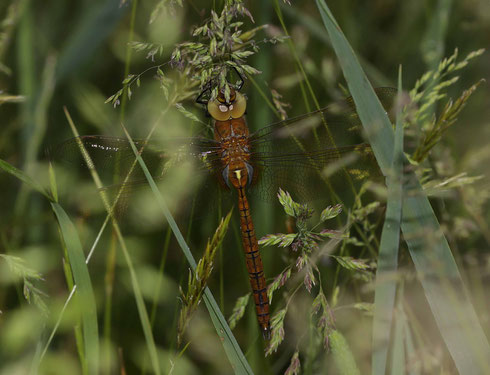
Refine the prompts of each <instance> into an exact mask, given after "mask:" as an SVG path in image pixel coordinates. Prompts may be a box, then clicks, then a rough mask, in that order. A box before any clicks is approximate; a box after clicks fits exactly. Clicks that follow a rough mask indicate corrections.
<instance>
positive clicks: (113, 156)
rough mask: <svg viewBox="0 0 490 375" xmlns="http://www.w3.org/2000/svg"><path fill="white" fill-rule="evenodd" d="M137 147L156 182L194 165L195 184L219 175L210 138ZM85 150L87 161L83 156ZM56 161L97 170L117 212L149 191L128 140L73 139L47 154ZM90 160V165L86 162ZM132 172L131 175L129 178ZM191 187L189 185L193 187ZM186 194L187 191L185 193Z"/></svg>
mask: <svg viewBox="0 0 490 375" xmlns="http://www.w3.org/2000/svg"><path fill="white" fill-rule="evenodd" d="M134 143H135V146H136V148H137V149H138V150H142V152H141V157H142V158H143V160H144V162H145V164H146V166H147V167H148V169H149V171H150V173H151V174H152V176H153V178H154V179H155V180H165V177H168V179H175V178H176V173H175V170H176V169H178V168H181V169H183V168H182V167H183V166H184V165H185V166H188V164H191V165H192V168H193V169H192V170H193V172H192V174H191V178H192V181H199V180H205V179H206V177H207V175H209V174H218V173H219V172H218V171H219V167H220V163H219V154H220V153H219V148H218V147H217V144H216V142H214V141H213V140H209V139H206V138H185V139H183V138H178V139H168V140H163V141H161V140H155V141H151V142H146V141H144V140H135V141H134ZM82 147H83V149H84V150H85V151H86V152H87V156H88V157H87V158H85V157H84V156H83V154H82V151H81V150H82ZM47 152H48V155H49V157H50V159H51V160H52V161H60V162H62V163H64V164H68V165H70V166H81V168H85V167H86V166H87V162H88V166H89V168H94V169H95V170H96V171H97V173H98V174H99V176H100V177H101V179H102V181H103V184H104V187H103V189H102V190H104V191H106V192H107V193H108V195H109V196H110V197H111V199H115V198H116V197H117V199H118V203H117V207H116V209H117V210H118V211H119V212H120V213H121V212H123V211H125V209H126V206H127V202H128V199H129V196H130V195H132V194H133V193H134V192H135V191H137V190H140V189H141V188H146V187H148V181H147V179H146V177H145V176H144V173H143V171H142V169H141V167H140V166H139V164H138V163H135V155H134V152H133V150H132V148H131V145H130V144H129V142H128V140H127V139H125V138H117V137H107V136H101V135H94V136H81V137H76V138H71V139H69V140H67V141H65V142H63V143H61V144H60V145H57V146H55V147H52V148H50V149H48V150H47ZM86 160H87V161H86ZM129 172H131V173H130V174H129ZM190 185H192V184H190V183H188V184H186V187H189V186H190ZM181 190H184V189H181Z"/></svg>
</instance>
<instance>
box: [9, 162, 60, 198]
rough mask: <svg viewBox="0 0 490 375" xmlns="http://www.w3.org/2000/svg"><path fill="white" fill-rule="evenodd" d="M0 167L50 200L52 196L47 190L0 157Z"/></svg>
mask: <svg viewBox="0 0 490 375" xmlns="http://www.w3.org/2000/svg"><path fill="white" fill-rule="evenodd" d="M0 168H1V169H3V170H4V171H5V172H7V173H10V174H11V175H12V176H15V177H17V178H18V179H19V180H21V181H22V182H23V183H25V184H26V185H28V186H29V187H31V188H32V189H34V190H36V191H37V192H39V193H41V194H42V195H44V196H45V197H46V198H48V199H49V200H52V197H51V196H50V195H49V194H48V192H47V191H46V190H45V189H44V188H43V187H42V186H41V185H40V184H39V183H38V182H37V181H35V180H33V179H32V178H31V177H29V176H28V175H27V174H25V173H24V172H23V171H21V170H20V169H17V168H15V167H14V166H13V165H12V164H9V163H7V162H6V161H5V160H2V159H0Z"/></svg>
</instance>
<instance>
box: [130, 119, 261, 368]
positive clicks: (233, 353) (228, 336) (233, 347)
mask: <svg viewBox="0 0 490 375" xmlns="http://www.w3.org/2000/svg"><path fill="white" fill-rule="evenodd" d="M123 129H124V132H125V134H126V137H127V138H128V140H129V142H130V143H131V147H132V149H133V151H134V154H135V156H136V158H137V160H138V163H139V165H140V166H141V168H142V170H143V172H144V174H145V177H146V179H147V180H148V183H149V185H150V187H151V190H152V191H153V193H154V194H155V198H156V200H157V203H158V205H159V206H160V209H161V210H162V212H163V214H164V216H165V219H166V220H167V222H168V224H169V226H170V228H172V231H173V233H174V235H175V238H176V239H177V242H178V243H179V245H180V248H181V249H182V252H183V253H184V256H185V257H186V259H187V261H188V262H189V264H190V266H191V267H192V269H193V270H195V269H196V261H195V260H194V257H193V256H192V253H191V251H190V248H189V246H188V245H187V243H186V242H185V240H184V237H183V236H182V233H181V232H180V230H179V228H178V227H177V223H176V222H175V220H174V218H173V217H172V214H171V213H170V211H169V209H168V207H167V205H166V203H165V201H164V199H163V197H162V195H161V194H160V191H159V190H158V187H157V185H156V184H155V181H154V180H153V177H152V176H151V174H150V172H149V171H148V168H147V167H146V165H145V162H144V161H143V159H142V158H141V156H140V155H139V153H138V150H137V148H136V146H135V145H134V143H133V140H132V139H131V136H130V135H129V133H128V132H127V131H126V129H125V128H123ZM203 299H204V303H205V304H206V308H207V309H208V311H209V315H210V316H211V320H212V322H213V325H214V327H215V329H216V332H217V333H218V335H219V337H220V339H221V342H222V344H223V347H224V349H225V353H226V355H227V356H228V359H229V361H230V363H231V365H232V366H233V369H234V371H235V373H236V374H253V372H252V369H251V368H250V365H249V364H248V362H247V360H246V358H245V356H244V355H243V353H242V350H241V349H240V346H239V345H238V343H237V341H236V339H235V336H233V333H232V332H231V330H230V327H229V326H228V324H227V323H226V319H225V317H224V316H223V314H222V313H221V311H220V309H219V307H218V304H217V303H216V300H215V299H214V297H213V295H212V293H211V291H210V290H209V288H208V287H206V289H205V291H204V296H203Z"/></svg>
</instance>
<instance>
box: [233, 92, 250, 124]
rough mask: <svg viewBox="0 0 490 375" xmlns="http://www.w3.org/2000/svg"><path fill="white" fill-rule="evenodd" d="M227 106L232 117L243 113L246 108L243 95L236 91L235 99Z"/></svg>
mask: <svg viewBox="0 0 490 375" xmlns="http://www.w3.org/2000/svg"><path fill="white" fill-rule="evenodd" d="M229 108H230V112H231V117H232V118H240V117H242V116H243V115H244V114H245V110H246V109H247V100H246V99H245V96H244V95H242V94H240V93H239V92H237V93H236V97H235V101H234V102H233V104H232V105H231V106H230V107H229Z"/></svg>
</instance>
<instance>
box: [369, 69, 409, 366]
mask: <svg viewBox="0 0 490 375" xmlns="http://www.w3.org/2000/svg"><path fill="white" fill-rule="evenodd" d="M401 92H402V84H401V68H400V72H399V77H398V96H399V97H400V96H401ZM399 102H400V101H399ZM402 179H403V123H402V116H401V113H400V111H398V113H397V116H396V134H395V150H394V154H393V161H392V167H391V173H390V174H389V175H388V178H387V181H386V184H387V187H388V202H387V208H386V216H385V222H384V225H383V232H382V233H381V243H380V245H379V256H378V268H377V271H376V288H375V294H374V316H373V365H372V374H373V375H377V374H384V373H385V372H386V368H387V359H388V346H389V343H390V332H391V323H392V319H393V307H394V306H395V294H396V284H397V283H396V281H397V278H396V270H397V265H398V251H399V243H400V225H401V218H402V201H403V197H402V191H403V189H402Z"/></svg>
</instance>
